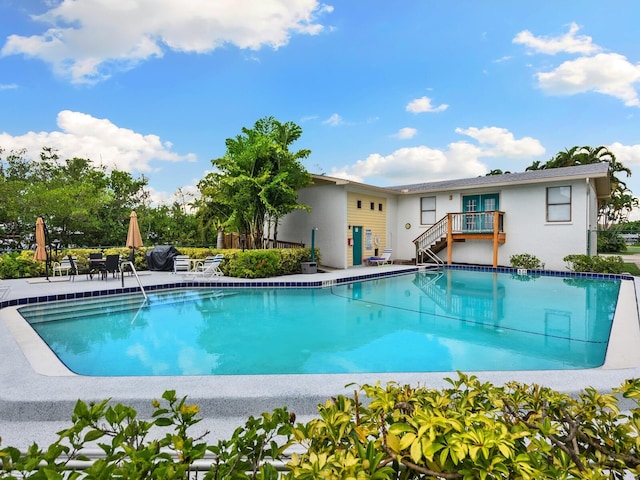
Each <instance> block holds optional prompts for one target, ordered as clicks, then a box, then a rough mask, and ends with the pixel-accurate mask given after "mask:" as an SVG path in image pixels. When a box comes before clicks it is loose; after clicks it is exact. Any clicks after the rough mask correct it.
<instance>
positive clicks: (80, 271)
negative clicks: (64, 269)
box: [67, 255, 92, 281]
mask: <svg viewBox="0 0 640 480" xmlns="http://www.w3.org/2000/svg"><path fill="white" fill-rule="evenodd" d="M67 258H68V259H69V263H70V264H71V269H70V270H69V275H70V276H71V281H74V280H75V279H76V276H77V275H86V276H87V279H88V278H89V277H90V276H91V275H92V271H91V268H90V267H89V266H88V265H79V264H78V263H77V262H76V259H75V258H74V257H72V256H71V255H68V256H67Z"/></svg>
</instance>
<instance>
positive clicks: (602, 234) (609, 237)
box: [598, 230, 627, 253]
mask: <svg viewBox="0 0 640 480" xmlns="http://www.w3.org/2000/svg"><path fill="white" fill-rule="evenodd" d="M626 251H627V243H626V242H625V240H624V238H622V237H621V236H620V235H619V233H618V232H616V231H615V230H599V231H598V253H618V252H626Z"/></svg>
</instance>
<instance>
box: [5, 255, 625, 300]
mask: <svg viewBox="0 0 640 480" xmlns="http://www.w3.org/2000/svg"><path fill="white" fill-rule="evenodd" d="M441 268H443V269H444V270H468V271H476V272H495V273H508V274H512V275H523V274H525V275H530V276H547V277H565V278H591V279H603V280H633V276H632V275H629V274H611V273H588V272H561V271H555V270H527V271H526V273H524V272H522V270H521V269H517V268H511V267H497V268H493V267H486V266H474V265H445V266H443V267H441ZM429 270H436V268H435V267H422V266H416V267H414V268H409V269H406V270H402V271H381V272H375V273H367V274H354V275H351V276H348V277H344V278H338V279H332V280H315V281H287V280H274V281H268V280H267V281H265V280H247V281H234V282H227V281H220V280H217V281H211V282H193V281H191V282H190V281H180V282H173V283H164V284H159V285H147V286H145V292H153V291H159V290H171V289H177V288H324V287H330V286H333V285H343V284H346V283H353V282H359V281H363V280H375V279H379V278H384V277H391V276H398V275H406V274H408V273H415V272H420V271H429ZM137 292H140V287H138V286H136V287H124V288H113V289H108V290H95V291H85V292H73V293H61V294H57V295H39V296H35V297H25V298H17V299H11V300H4V301H2V302H0V308H5V307H16V306H24V305H32V304H37V303H47V302H55V301H61V300H78V299H82V298H87V297H103V296H108V295H120V294H126V293H137Z"/></svg>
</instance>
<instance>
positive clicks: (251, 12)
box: [0, 0, 640, 202]
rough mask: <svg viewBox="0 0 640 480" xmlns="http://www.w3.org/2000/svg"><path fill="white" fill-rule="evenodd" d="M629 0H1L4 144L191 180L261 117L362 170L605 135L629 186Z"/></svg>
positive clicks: (330, 169)
mask: <svg viewBox="0 0 640 480" xmlns="http://www.w3.org/2000/svg"><path fill="white" fill-rule="evenodd" d="M639 18H640V2H638V1H637V0H607V1H604V0H599V1H596V0H563V1H560V2H559V1H557V0H538V1H536V2H529V1H526V2H525V1H513V0H483V1H477V0H449V1H435V0H407V1H403V0H397V1H389V0H384V1H383V0H327V3H321V2H317V1H315V0H109V1H105V0H81V1H74V0H0V148H2V149H4V151H5V155H6V153H7V152H9V151H11V150H18V149H22V148H25V149H27V152H28V156H29V157H32V158H38V156H39V152H40V150H41V149H42V147H45V146H46V147H52V148H55V149H57V150H58V154H59V155H60V156H61V157H62V158H72V157H82V158H89V159H91V160H92V161H93V162H95V163H96V164H99V165H104V166H106V167H107V168H118V169H120V170H125V171H128V172H131V173H132V174H133V175H134V177H139V176H140V175H144V176H145V177H147V178H148V181H149V187H150V190H151V193H152V198H153V199H154V200H155V201H156V202H167V201H172V200H173V199H175V198H176V197H175V194H176V192H177V191H178V190H179V189H180V191H181V192H182V193H183V194H184V193H186V194H193V193H195V192H197V188H196V185H197V183H198V181H199V180H201V179H202V178H204V176H205V175H206V174H207V173H209V172H211V171H212V170H213V166H212V164H211V160H212V159H216V158H219V157H221V156H223V155H224V152H225V140H226V139H227V138H233V137H235V136H237V135H239V134H240V133H241V131H242V128H243V127H249V128H250V127H252V126H253V124H254V123H255V122H256V121H257V120H258V119H260V118H263V117H266V116H273V117H275V118H276V119H277V120H279V121H280V122H289V121H291V122H294V123H296V124H298V125H300V126H301V127H302V131H303V133H302V136H301V137H300V139H299V140H298V141H297V142H296V143H295V144H293V145H292V147H291V149H292V150H298V149H310V150H311V155H310V156H309V158H308V159H306V160H305V162H304V166H305V168H306V169H307V170H308V171H309V172H311V173H318V174H326V175H331V176H337V177H344V178H347V179H350V180H354V181H359V182H364V183H368V184H372V185H377V186H393V185H402V184H408V183H420V182H430V181H438V180H447V179H453V178H467V177H475V176H479V175H484V174H486V173H487V172H489V171H490V170H493V169H500V170H503V171H511V172H518V171H524V170H525V168H526V167H527V166H529V165H531V163H532V162H533V161H535V160H540V161H542V162H543V163H544V162H546V161H547V160H549V159H551V158H552V157H553V156H555V154H557V153H558V152H561V151H564V150H566V149H569V148H571V147H573V146H576V145H590V146H600V145H604V146H606V147H608V148H609V149H610V150H611V151H612V152H613V153H614V154H615V155H616V157H617V159H618V161H620V162H622V163H623V164H624V165H625V166H627V167H629V168H631V170H632V172H633V173H634V174H633V175H632V176H631V177H630V178H629V179H627V184H628V186H629V188H631V190H632V191H633V192H634V194H635V195H638V194H640V138H639V134H640V28H638V26H637V20H638V19H639Z"/></svg>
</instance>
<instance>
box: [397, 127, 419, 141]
mask: <svg viewBox="0 0 640 480" xmlns="http://www.w3.org/2000/svg"><path fill="white" fill-rule="evenodd" d="M417 133H418V130H416V129H415V128H410V127H405V128H401V129H400V130H398V133H396V134H395V135H394V137H396V138H400V139H402V140H406V139H408V138H413V137H415V136H416V134H417Z"/></svg>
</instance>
